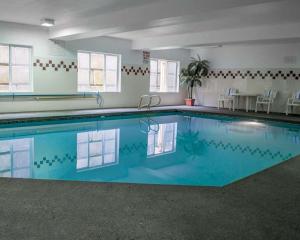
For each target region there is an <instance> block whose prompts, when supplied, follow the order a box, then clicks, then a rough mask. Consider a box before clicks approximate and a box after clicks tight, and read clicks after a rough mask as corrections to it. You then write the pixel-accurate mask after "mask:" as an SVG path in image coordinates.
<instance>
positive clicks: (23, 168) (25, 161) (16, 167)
mask: <svg viewBox="0 0 300 240" xmlns="http://www.w3.org/2000/svg"><path fill="white" fill-rule="evenodd" d="M33 142H34V141H33V138H24V139H14V140H4V141H0V177H14V178H30V177H31V162H32V159H33Z"/></svg>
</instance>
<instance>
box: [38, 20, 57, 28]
mask: <svg viewBox="0 0 300 240" xmlns="http://www.w3.org/2000/svg"><path fill="white" fill-rule="evenodd" d="M41 25H42V26H43V27H53V26H54V25H55V21H54V19H51V18H43V19H42V20H41Z"/></svg>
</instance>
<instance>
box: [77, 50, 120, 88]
mask: <svg viewBox="0 0 300 240" xmlns="http://www.w3.org/2000/svg"><path fill="white" fill-rule="evenodd" d="M79 53H85V54H89V68H79V60H78V54H79ZM92 54H102V55H104V69H103V74H104V91H100V90H98V91H96V90H90V91H80V90H79V78H78V72H77V92H78V93H83V92H91V93H97V92H100V93H121V91H122V89H121V68H122V67H121V65H122V62H121V61H122V55H121V54H115V53H106V52H96V51H85V50H78V51H77V65H78V69H77V71H79V69H84V70H89V81H90V79H91V71H92V67H91V59H92ZM106 56H114V57H117V58H118V67H117V90H116V91H105V88H106ZM93 70H95V69H93ZM96 70H97V69H96ZM98 70H99V69H98Z"/></svg>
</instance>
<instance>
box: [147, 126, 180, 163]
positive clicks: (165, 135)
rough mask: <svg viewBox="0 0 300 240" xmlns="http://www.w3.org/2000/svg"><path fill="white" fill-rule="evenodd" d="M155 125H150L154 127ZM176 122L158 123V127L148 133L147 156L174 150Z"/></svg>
mask: <svg viewBox="0 0 300 240" xmlns="http://www.w3.org/2000/svg"><path fill="white" fill-rule="evenodd" d="M155 127H156V126H153V127H151V129H155ZM176 138H177V123H166V124H159V129H158V130H155V131H150V132H149V133H148V147H147V155H148V157H154V156H158V155H162V154H167V153H172V152H175V151H176Z"/></svg>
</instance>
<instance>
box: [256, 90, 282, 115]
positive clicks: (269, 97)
mask: <svg viewBox="0 0 300 240" xmlns="http://www.w3.org/2000/svg"><path fill="white" fill-rule="evenodd" d="M277 93H278V91H276V90H272V89H270V90H265V92H264V94H263V95H261V96H258V97H257V99H256V106H255V112H257V109H258V105H259V104H260V105H261V106H262V108H263V106H264V105H267V106H268V108H267V114H269V113H270V109H271V106H272V105H273V103H274V100H275V98H276V96H277Z"/></svg>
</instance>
